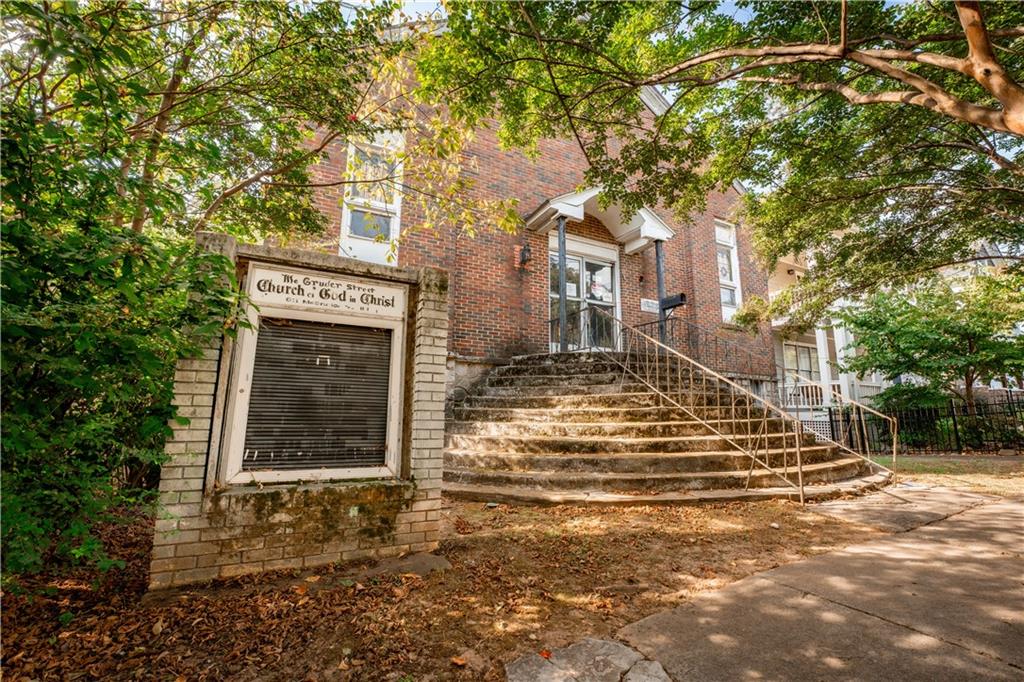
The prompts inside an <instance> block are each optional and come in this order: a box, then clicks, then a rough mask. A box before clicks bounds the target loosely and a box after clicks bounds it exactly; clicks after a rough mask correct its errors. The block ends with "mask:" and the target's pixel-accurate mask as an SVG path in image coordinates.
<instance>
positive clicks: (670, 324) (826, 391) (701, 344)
mask: <svg viewBox="0 0 1024 682" xmlns="http://www.w3.org/2000/svg"><path fill="white" fill-rule="evenodd" d="M662 324H664V325H665V327H664V328H665V339H666V341H673V342H678V341H679V340H680V337H681V336H682V335H685V343H686V346H687V348H688V349H689V348H690V347H696V349H697V351H698V353H702V354H709V355H710V356H711V357H710V358H709V361H710V360H711V359H713V360H715V361H719V360H720V359H721V358H722V353H721V351H720V345H723V344H724V346H725V348H726V349H727V351H728V353H727V354H728V356H729V364H730V365H732V366H733V367H737V366H742V361H741V362H736V356H737V355H739V356H740V357H742V358H744V359H745V360H746V370H747V371H746V373H745V374H746V375H747V376H750V377H753V376H757V375H759V374H763V372H759V371H757V369H758V368H759V367H760V366H761V365H762V364H763V363H765V362H766V360H765V358H764V357H763V356H759V355H758V354H756V353H754V352H753V351H751V350H750V349H749V348H746V347H744V346H743V345H741V344H739V343H736V342H735V341H732V340H730V339H724V338H722V337H720V336H718V334H716V333H715V332H714V331H712V330H710V329H707V328H705V327H702V326H701V325H699V324H696V323H694V322H691V321H690V320H686V319H682V318H677V317H669V318H666V319H665V320H659V321H655V322H646V323H643V324H639V325H637V326H636V328H637V330H638V331H640V332H641V333H646V332H644V331H643V330H644V329H645V328H651V329H654V330H656V331H657V332H658V333H659V334H660V331H661V329H662V327H661V325H662ZM677 327H681V328H682V329H683V334H682V335H681V334H679V333H677ZM694 335H696V338H694ZM712 343H713V344H714V346H713V347H714V351H713V353H708V350H707V349H708V348H710V347H711V344H712ZM666 345H671V344H670V343H666ZM674 350H676V351H677V352H681V351H680V350H679V349H678V348H676V349H674ZM682 354H683V355H685V353H682ZM702 359H704V358H703V357H702ZM769 362H771V365H772V369H773V373H772V374H773V376H772V377H771V378H769V379H768V380H767V381H768V383H769V384H772V385H775V386H777V393H776V391H775V390H772V389H771V388H769V389H768V390H766V391H765V392H764V393H763V394H762V397H764V396H774V395H776V394H777V395H778V397H779V399H780V404H779V407H781V408H782V409H784V410H786V411H787V412H790V410H794V409H795V410H798V411H799V410H800V409H802V408H809V409H813V407H812V406H808V405H802V404H794V403H791V402H790V401H789V400H788V398H789V397H790V396H789V395H788V394H787V393H786V388H787V382H786V381H785V379H787V378H795V379H796V381H795V382H793V383H794V384H802V385H809V386H813V387H814V388H815V389H817V390H818V391H819V392H820V394H821V396H822V399H823V400H824V399H826V398H828V399H829V401H835V402H839V403H843V404H845V407H847V408H848V409H850V410H852V411H853V412H854V413H855V414H858V415H859V416H860V427H861V430H862V432H863V439H862V441H861V442H862V443H863V444H864V447H865V450H866V452H867V453H868V457H864V456H863V455H862V454H861V453H859V452H857V451H855V450H853V449H851V448H849V447H847V446H846V445H845V444H844V443H841V442H838V441H836V440H834V439H831V438H827V439H825V440H829V441H831V442H832V443H835V444H836V445H838V446H839V447H841V448H843V449H844V450H845V451H847V452H849V453H850V454H852V455H855V456H857V457H860V458H861V459H865V460H867V461H870V462H871V463H872V464H875V465H877V466H879V467H881V468H882V469H885V470H886V471H889V472H890V473H894V472H893V471H892V470H891V469H889V468H888V467H885V466H883V465H881V464H878V463H877V462H874V461H873V460H870V459H869V457H870V455H871V445H870V439H869V438H868V436H867V424H866V423H865V421H864V413H865V412H870V413H871V414H874V415H877V416H878V417H880V418H881V419H884V420H885V421H887V422H889V424H890V427H891V433H892V465H893V466H895V464H896V453H897V451H898V447H899V439H898V431H899V425H898V424H897V421H896V419H895V418H893V417H891V416H889V415H886V414H883V413H881V412H879V411H878V410H875V409H873V408H871V407H869V406H868V405H865V404H863V403H861V402H859V401H857V400H853V399H852V398H847V397H845V396H843V395H841V394H840V395H836V394H834V393H833V392H832V391H831V389H830V388H829V387H827V386H825V385H824V384H821V383H819V382H817V381H814V380H813V379H808V378H807V377H805V376H803V375H801V374H799V373H797V372H793V371H792V370H790V369H789V368H787V367H785V366H782V365H779V364H778V363H776V362H774V361H769ZM780 370H781V372H780ZM733 373H734V374H737V373H740V372H733ZM780 373H781V375H782V376H783V379H784V381H782V382H781V385H779V381H778V376H779V374H780ZM746 390H749V389H746ZM825 406H826V405H821V406H820V407H825ZM790 413H791V412H790ZM797 418H798V419H799V417H797ZM852 424H853V422H851V425H852ZM823 438H824V437H823ZM851 442H852V440H851Z"/></svg>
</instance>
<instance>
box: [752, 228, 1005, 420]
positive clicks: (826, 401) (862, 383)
mask: <svg viewBox="0 0 1024 682" xmlns="http://www.w3.org/2000/svg"><path fill="white" fill-rule="evenodd" d="M978 255H979V256H980V257H982V258H983V259H982V260H978V261H974V262H972V263H971V264H970V265H963V266H955V267H948V268H944V269H943V270H941V271H940V275H941V276H943V277H945V278H947V279H950V280H956V279H958V278H964V277H974V276H977V275H979V274H981V273H986V272H992V271H995V270H998V269H1000V268H1001V267H1004V266H1005V256H1003V255H1002V253H1001V251H1000V250H999V247H998V246H996V245H992V244H981V245H979V246H978ZM806 271H807V259H806V258H805V257H804V256H802V255H798V256H788V257H786V258H783V259H781V260H780V261H779V262H778V264H777V265H776V267H775V270H774V271H773V272H772V273H771V274H770V275H769V277H768V295H769V298H774V297H775V296H777V295H778V294H779V293H780V292H781V291H783V290H785V289H786V288H788V287H790V286H792V285H794V284H796V283H797V281H799V279H800V278H801V277H803V275H804V273H805V272H806ZM844 304H845V303H844V302H843V301H839V302H838V303H837V304H836V307H838V308H841V307H842V306H843V305H844ZM785 322H786V320H785V319H776V320H773V321H772V343H773V346H774V350H775V363H776V371H777V376H778V381H779V384H780V388H781V390H782V393H783V395H785V396H787V398H788V401H789V402H790V403H792V404H795V405H798V406H800V407H805V408H807V411H808V412H814V411H815V408H824V407H828V406H830V405H833V404H835V403H836V402H837V401H836V399H835V398H833V397H832V396H830V395H828V394H827V393H826V392H824V391H821V390H817V389H815V388H813V387H811V386H809V385H806V384H804V383H803V382H802V381H801V379H798V378H795V377H794V375H798V376H799V377H802V378H803V379H806V380H809V381H813V382H816V383H818V384H821V385H822V386H827V387H830V389H831V391H830V393H832V394H833V395H835V396H841V397H842V398H847V399H852V400H856V401H859V402H864V403H867V404H870V403H871V399H872V398H873V397H874V396H876V395H878V394H879V393H881V392H882V391H883V390H885V388H887V387H888V386H890V385H891V384H892V383H893V382H890V381H887V380H885V379H884V378H883V377H882V376H881V375H880V374H877V373H873V374H869V375H866V376H863V377H858V376H857V375H856V374H853V373H849V372H840V371H839V370H838V367H840V366H841V365H842V364H843V362H844V360H845V359H846V358H847V357H848V354H849V353H851V352H856V343H855V339H854V337H853V334H852V333H851V332H850V331H849V330H848V329H846V328H844V327H843V326H842V324H841V323H840V322H839V321H838V320H837V319H825V320H822V321H821V324H820V325H819V326H818V327H816V328H815V329H814V330H811V331H808V332H806V333H803V334H799V335H786V334H785V333H784V332H783V331H782V330H783V328H784V326H785ZM1021 333H1024V326H1022V331H1021ZM900 380H901V381H905V382H906V381H909V382H914V381H916V378H915V377H913V376H910V375H908V376H904V377H901V378H900ZM1019 382H1020V379H1019V378H1014V377H1007V378H1006V379H1005V381H1000V380H998V379H997V380H993V381H992V382H990V383H989V384H988V385H987V386H985V387H983V388H988V389H991V390H993V391H1006V390H1019V389H1020V388H1021V386H1019V385H1018V384H1019Z"/></svg>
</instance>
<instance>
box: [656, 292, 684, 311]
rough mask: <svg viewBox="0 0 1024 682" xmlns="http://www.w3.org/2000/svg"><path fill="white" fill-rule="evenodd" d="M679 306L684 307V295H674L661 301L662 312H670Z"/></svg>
mask: <svg viewBox="0 0 1024 682" xmlns="http://www.w3.org/2000/svg"><path fill="white" fill-rule="evenodd" d="M681 305H686V294H674V295H672V296H666V297H665V298H663V299H661V309H662V310H672V309H673V308H678V307H679V306H681Z"/></svg>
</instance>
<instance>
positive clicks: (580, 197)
mask: <svg viewBox="0 0 1024 682" xmlns="http://www.w3.org/2000/svg"><path fill="white" fill-rule="evenodd" d="M600 193H601V190H600V188H598V187H591V188H590V189H585V190H583V191H582V192H571V193H569V194H563V195H561V196H557V197H554V198H553V199H549V200H547V201H545V202H544V203H543V204H541V205H540V206H539V207H538V208H537V210H535V211H534V212H533V213H531V214H530V215H528V216H527V217H526V229H528V230H531V231H533V232H540V233H545V232H548V231H549V230H551V228H553V227H555V225H556V221H557V219H558V218H559V217H560V216H561V217H565V218H567V219H568V220H572V221H574V222H580V221H582V220H583V216H584V215H585V214H587V213H589V214H590V215H592V216H594V217H595V218H597V219H598V220H600V221H601V222H602V223H604V226H605V227H606V228H608V231H609V232H611V234H612V236H613V237H615V240H616V241H618V242H619V243H620V244H622V245H623V249H624V250H625V252H626V253H628V254H629V253H638V252H640V251H643V250H644V249H646V248H648V247H649V246H651V245H652V244H653V243H654V242H655V241H657V240H659V239H660V240H667V239H671V238H672V237H674V236H675V231H673V230H672V228H670V227H669V226H668V225H666V224H665V221H663V220H662V219H661V218H659V217H658V215H657V214H656V213H655V212H654V211H652V210H651V209H649V208H647V207H646V206H645V207H644V208H641V209H640V210H639V211H637V212H636V213H635V214H633V216H632V217H631V218H630V219H629V220H624V219H623V217H622V210H621V208H620V207H619V206H618V205H617V204H611V205H609V206H608V207H607V208H601V205H600V203H599V202H598V200H597V197H598V195H599V194H600Z"/></svg>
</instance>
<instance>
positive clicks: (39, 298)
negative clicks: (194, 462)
mask: <svg viewBox="0 0 1024 682" xmlns="http://www.w3.org/2000/svg"><path fill="white" fill-rule="evenodd" d="M5 123H6V126H5V136H4V140H3V149H2V153H3V158H4V178H3V181H4V184H3V202H4V203H3V211H4V214H3V218H4V220H3V228H2V253H3V264H4V267H3V272H2V286H3V297H2V329H0V334H2V350H3V363H2V382H3V386H4V393H5V395H4V398H5V399H4V403H3V443H2V445H3V455H2V460H0V461H2V467H3V499H2V503H3V519H4V523H3V557H4V565H5V567H6V568H7V569H9V570H13V571H16V572H17V571H26V570H36V569H38V568H40V567H41V565H42V564H43V562H44V560H47V559H49V558H51V557H60V558H64V559H74V560H85V561H90V562H95V563H97V564H99V565H100V566H101V567H106V566H108V565H110V562H109V560H108V559H107V558H106V555H105V553H104V551H103V547H102V545H101V544H100V542H99V540H98V539H97V538H96V537H94V536H93V535H92V533H91V528H92V526H93V525H94V524H95V523H96V522H97V521H100V520H102V519H103V518H104V515H105V513H106V512H107V510H109V509H110V508H111V507H114V506H117V505H120V504H123V503H125V502H136V501H139V500H140V499H143V498H144V497H145V493H144V492H142V489H143V488H144V487H145V484H146V483H147V481H146V478H147V476H148V475H151V473H152V469H151V465H153V464H157V463H159V461H160V460H161V457H162V455H161V453H162V449H163V448H162V446H163V440H164V438H165V436H166V434H167V433H168V431H169V429H168V427H167V421H168V419H170V418H171V417H173V411H172V409H171V407H170V401H171V397H172V390H171V389H172V381H173V366H174V362H175V360H177V359H178V358H179V357H185V356H188V355H191V354H194V353H196V352H197V350H198V348H199V345H200V344H202V343H204V342H207V341H209V340H211V339H215V338H219V337H220V336H221V334H223V332H224V324H225V321H227V320H230V319H231V317H232V311H233V309H234V306H235V299H236V296H235V293H234V287H233V286H232V284H231V278H232V277H233V269H232V268H231V266H230V263H227V262H226V261H225V259H223V258H222V257H219V256H214V255H211V254H204V253H201V252H198V251H197V250H196V247H195V246H194V245H193V244H192V243H191V242H188V241H184V240H180V239H168V238H164V237H149V236H146V235H142V234H137V233H135V232H133V231H131V230H130V229H128V228H120V229H113V228H110V227H109V226H105V225H103V224H102V223H100V222H98V221H97V220H96V219H95V218H94V210H95V207H96V203H97V202H96V201H95V199H96V197H97V196H102V187H97V186H96V184H93V183H91V182H90V178H91V177H93V176H92V175H90V174H88V173H83V172H82V170H81V169H79V168H75V167H67V166H64V165H63V164H62V160H61V158H60V157H59V156H58V155H56V154H52V153H48V152H47V146H48V145H50V144H51V140H52V137H51V135H52V134H53V133H52V131H49V130H39V127H38V126H37V125H36V124H35V123H34V122H33V121H31V120H26V119H25V118H22V119H21V120H18V119H15V118H14V112H9V113H8V114H7V115H5ZM78 189H81V190H83V191H81V192H79V191H76V190H78ZM93 192H94V193H93ZM150 483H151V481H150Z"/></svg>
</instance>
